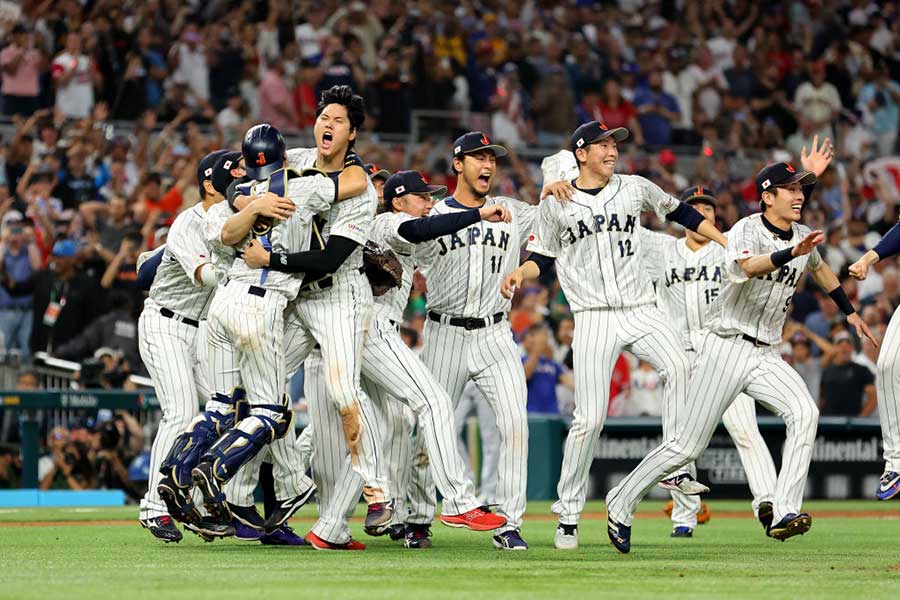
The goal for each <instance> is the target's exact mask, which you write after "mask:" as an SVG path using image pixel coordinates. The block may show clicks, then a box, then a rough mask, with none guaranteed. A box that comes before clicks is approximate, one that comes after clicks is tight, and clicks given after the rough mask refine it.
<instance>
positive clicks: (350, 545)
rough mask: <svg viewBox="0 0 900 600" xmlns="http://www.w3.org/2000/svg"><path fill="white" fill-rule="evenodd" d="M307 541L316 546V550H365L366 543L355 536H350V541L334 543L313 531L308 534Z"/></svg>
mask: <svg viewBox="0 0 900 600" xmlns="http://www.w3.org/2000/svg"><path fill="white" fill-rule="evenodd" d="M306 541H307V542H309V544H310V545H311V546H312V547H313V548H315V549H316V550H365V549H366V545H365V544H363V543H362V542H357V541H356V540H354V539H353V538H350V541H349V542H347V543H346V544H332V543H331V542H329V541H326V540H323V539H322V538H320V537H319V536H317V535H316V534H314V533H313V532H312V531H310V532H309V533H307V534H306Z"/></svg>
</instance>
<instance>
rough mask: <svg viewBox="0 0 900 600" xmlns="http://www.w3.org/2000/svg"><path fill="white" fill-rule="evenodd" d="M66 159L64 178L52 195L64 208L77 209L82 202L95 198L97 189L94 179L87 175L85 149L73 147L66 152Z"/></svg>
mask: <svg viewBox="0 0 900 600" xmlns="http://www.w3.org/2000/svg"><path fill="white" fill-rule="evenodd" d="M68 159H69V160H68V165H67V166H66V169H65V173H64V178H63V180H62V181H60V183H59V184H58V185H57V186H56V189H54V190H53V195H54V196H57V197H58V198H59V199H60V200H62V204H63V207H64V208H74V209H77V208H78V207H79V206H80V205H81V204H83V203H84V202H88V201H90V200H95V199H96V198H97V188H96V187H95V186H94V177H93V176H92V175H91V174H90V173H88V168H87V152H86V150H85V148H83V147H82V146H75V147H73V148H72V149H71V150H69V152H68Z"/></svg>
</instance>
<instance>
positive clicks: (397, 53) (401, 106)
mask: <svg viewBox="0 0 900 600" xmlns="http://www.w3.org/2000/svg"><path fill="white" fill-rule="evenodd" d="M378 71H379V73H378V75H377V76H376V78H375V80H374V81H373V82H372V87H371V90H372V95H373V100H374V103H375V109H376V110H377V122H376V126H377V128H378V131H383V132H385V133H406V132H408V131H409V126H410V122H409V115H410V111H411V110H412V106H413V105H412V102H413V95H412V93H413V87H412V82H411V81H410V77H409V65H408V64H406V61H405V60H404V59H403V56H402V53H401V50H400V48H390V49H389V50H387V52H385V53H384V56H383V58H382V61H381V62H380V63H379V68H378Z"/></svg>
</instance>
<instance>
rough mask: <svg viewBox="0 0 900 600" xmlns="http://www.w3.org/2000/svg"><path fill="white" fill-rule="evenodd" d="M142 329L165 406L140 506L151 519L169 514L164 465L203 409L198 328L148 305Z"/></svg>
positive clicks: (145, 354) (145, 355)
mask: <svg viewBox="0 0 900 600" xmlns="http://www.w3.org/2000/svg"><path fill="white" fill-rule="evenodd" d="M138 330H139V337H138V348H139V351H140V354H141V359H142V360H143V361H144V364H145V365H146V366H147V371H148V372H149V374H150V378H151V379H152V380H153V387H154V389H155V390H156V397H157V398H158V399H159V404H160V408H161V409H162V419H161V420H160V422H159V428H158V429H157V432H156V437H155V438H154V439H153V446H152V447H151V449H150V480H149V487H148V489H147V494H146V495H145V496H144V498H143V499H142V500H141V505H140V506H141V518H142V519H151V518H155V517H160V516H163V515H166V514H168V511H167V510H166V505H165V504H164V503H163V501H162V499H161V498H160V497H159V494H158V493H157V491H156V486H157V485H159V479H160V477H161V476H162V474H161V473H160V472H159V468H160V465H161V464H162V461H163V459H164V458H165V457H166V455H167V454H168V453H169V449H170V448H171V447H172V444H173V443H174V442H175V438H177V437H178V436H179V435H180V434H181V433H182V432H183V431H184V430H185V429H187V427H188V425H190V423H191V420H192V419H193V418H194V417H195V416H196V415H197V414H198V412H199V410H198V402H197V397H198V389H197V387H198V386H197V380H196V377H195V366H196V363H197V358H196V357H197V348H196V345H197V328H196V327H191V326H190V325H185V324H184V323H181V322H179V321H175V320H173V319H167V318H165V317H163V316H162V315H160V314H159V312H158V311H157V310H155V309H152V308H149V307H148V308H147V309H145V310H144V312H142V313H141V316H140V319H139V320H138ZM204 381H205V378H204Z"/></svg>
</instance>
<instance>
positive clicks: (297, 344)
mask: <svg viewBox="0 0 900 600" xmlns="http://www.w3.org/2000/svg"><path fill="white" fill-rule="evenodd" d="M316 157H317V151H316V149H315V148H310V149H294V150H289V151H288V163H289V164H290V166H291V168H294V169H298V170H299V169H302V168H304V167H311V166H314V165H315V161H316ZM377 202H378V201H377V195H376V193H375V188H374V186H373V185H372V183H371V182H370V181H367V187H366V190H365V192H363V193H362V194H361V195H359V196H356V197H354V198H350V199H347V200H344V201H342V202H339V203H336V204H334V205H333V206H332V207H330V209H329V210H328V211H323V213H324V217H325V219H326V222H325V226H324V228H323V229H322V231H321V236H322V238H323V240H324V241H326V242H327V240H328V238H329V237H330V236H331V235H332V234H334V235H339V236H341V237H345V238H347V239H350V240H353V241H354V242H356V243H357V244H359V247H357V248H356V249H355V250H353V252H352V253H351V254H350V256H349V257H348V258H347V259H346V260H345V261H344V262H343V263H342V264H341V266H340V267H339V268H338V270H337V271H336V272H335V273H334V274H332V275H331V276H330V277H329V278H328V282H323V283H322V284H319V283H313V284H312V285H310V286H307V287H306V288H304V289H303V290H302V291H301V292H300V293H299V295H298V297H297V300H296V301H295V302H292V303H291V304H290V305H289V306H288V308H287V311H286V312H285V328H286V329H285V334H284V339H285V349H286V352H287V356H286V364H287V371H288V372H289V373H290V372H293V371H295V370H296V369H298V368H299V367H300V365H301V364H303V361H304V360H305V359H306V357H307V356H308V355H309V353H310V352H311V351H312V350H313V347H314V346H315V345H316V344H318V345H319V346H320V347H321V354H322V357H323V361H324V362H325V365H326V372H327V373H328V377H326V378H325V382H324V385H325V389H326V391H327V398H328V401H329V402H331V403H334V404H335V405H336V406H337V407H338V410H339V411H340V414H341V415H343V419H342V424H343V428H342V430H341V435H340V437H343V438H345V443H346V442H349V441H350V440H352V443H348V444H347V445H348V452H349V457H350V460H349V462H348V467H347V469H348V471H350V470H352V471H355V473H357V474H359V476H360V477H362V480H363V481H364V482H365V484H364V488H363V493H364V495H365V497H366V502H367V503H372V502H384V501H386V500H388V499H390V495H391V494H390V483H389V481H388V479H387V475H386V473H384V472H383V471H382V470H380V469H383V468H384V467H383V465H381V464H380V461H381V456H380V455H381V453H382V443H381V431H380V426H379V422H380V418H379V416H378V415H377V414H376V413H374V412H373V409H372V403H371V400H370V399H369V398H368V397H367V396H366V394H365V392H364V391H363V389H362V387H361V384H360V358H361V348H362V345H363V341H364V339H365V335H366V332H367V330H368V328H369V326H370V319H371V313H372V302H373V300H372V289H371V287H370V285H369V281H368V279H366V277H365V276H364V275H363V274H362V273H361V272H360V267H361V266H362V247H363V246H365V244H366V241H367V239H368V229H369V227H370V226H371V222H372V218H373V217H374V215H375V208H376V206H377ZM315 414H323V413H321V412H315ZM312 415H313V411H312V410H311V414H310V416H311V418H312ZM313 427H314V430H315V432H316V433H315V434H314V435H313V436H312V440H313V446H314V450H313V453H314V454H317V453H318V454H321V453H322V452H323V451H324V449H325V448H330V447H334V446H335V444H337V443H338V440H335V439H330V438H329V437H327V432H330V431H331V430H330V429H328V428H327V427H325V426H324V425H322V424H320V423H317V422H316V421H315V420H314V421H313ZM353 475H354V474H353V473H350V472H348V473H342V474H341V475H340V476H339V477H342V478H343V480H344V481H352V477H353ZM342 485H345V484H343V483H342ZM312 531H313V533H315V534H316V535H318V536H320V537H322V538H323V539H325V540H328V541H329V542H332V543H344V542H346V541H347V539H349V531H341V527H340V526H339V525H337V526H336V525H335V524H334V522H333V521H330V520H327V519H324V518H322V517H320V520H319V522H317V523H316V524H315V525H314V526H313V528H312ZM345 536H346V537H345Z"/></svg>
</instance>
